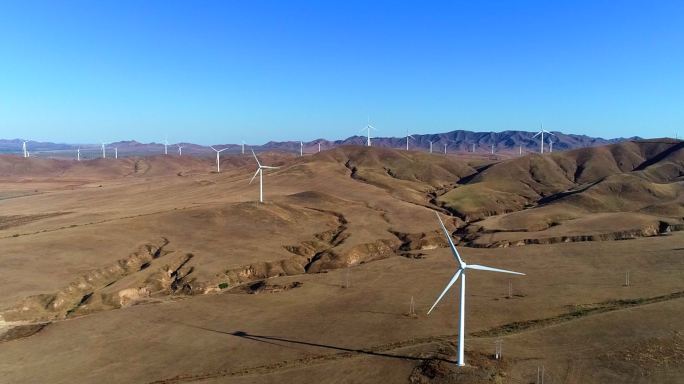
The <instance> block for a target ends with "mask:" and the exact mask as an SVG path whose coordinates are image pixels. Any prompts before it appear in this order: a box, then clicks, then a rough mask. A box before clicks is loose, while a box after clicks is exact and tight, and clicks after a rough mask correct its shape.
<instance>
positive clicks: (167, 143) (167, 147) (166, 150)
mask: <svg viewBox="0 0 684 384" xmlns="http://www.w3.org/2000/svg"><path fill="white" fill-rule="evenodd" d="M164 154H165V155H168V154H169V140H168V139H167V138H166V136H164Z"/></svg>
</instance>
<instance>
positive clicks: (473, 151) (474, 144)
mask: <svg viewBox="0 0 684 384" xmlns="http://www.w3.org/2000/svg"><path fill="white" fill-rule="evenodd" d="M473 153H475V144H474V143H473Z"/></svg>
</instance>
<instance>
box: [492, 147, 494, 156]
mask: <svg viewBox="0 0 684 384" xmlns="http://www.w3.org/2000/svg"><path fill="white" fill-rule="evenodd" d="M493 154H494V144H492V155H493Z"/></svg>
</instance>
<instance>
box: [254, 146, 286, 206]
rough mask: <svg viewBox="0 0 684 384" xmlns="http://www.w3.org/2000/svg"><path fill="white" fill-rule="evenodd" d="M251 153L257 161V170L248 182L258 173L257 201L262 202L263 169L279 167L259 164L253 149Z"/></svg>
mask: <svg viewBox="0 0 684 384" xmlns="http://www.w3.org/2000/svg"><path fill="white" fill-rule="evenodd" d="M252 155H254V160H256V162H257V170H256V172H255V173H254V176H252V179H251V180H250V181H249V183H250V184H252V181H254V178H255V177H256V176H257V175H259V202H260V203H263V202H264V169H278V168H280V167H269V166H267V165H261V163H260V162H259V158H257V155H256V153H254V150H252Z"/></svg>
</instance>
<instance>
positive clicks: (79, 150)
mask: <svg viewBox="0 0 684 384" xmlns="http://www.w3.org/2000/svg"><path fill="white" fill-rule="evenodd" d="M76 160H77V161H81V147H78V149H77V150H76Z"/></svg>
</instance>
